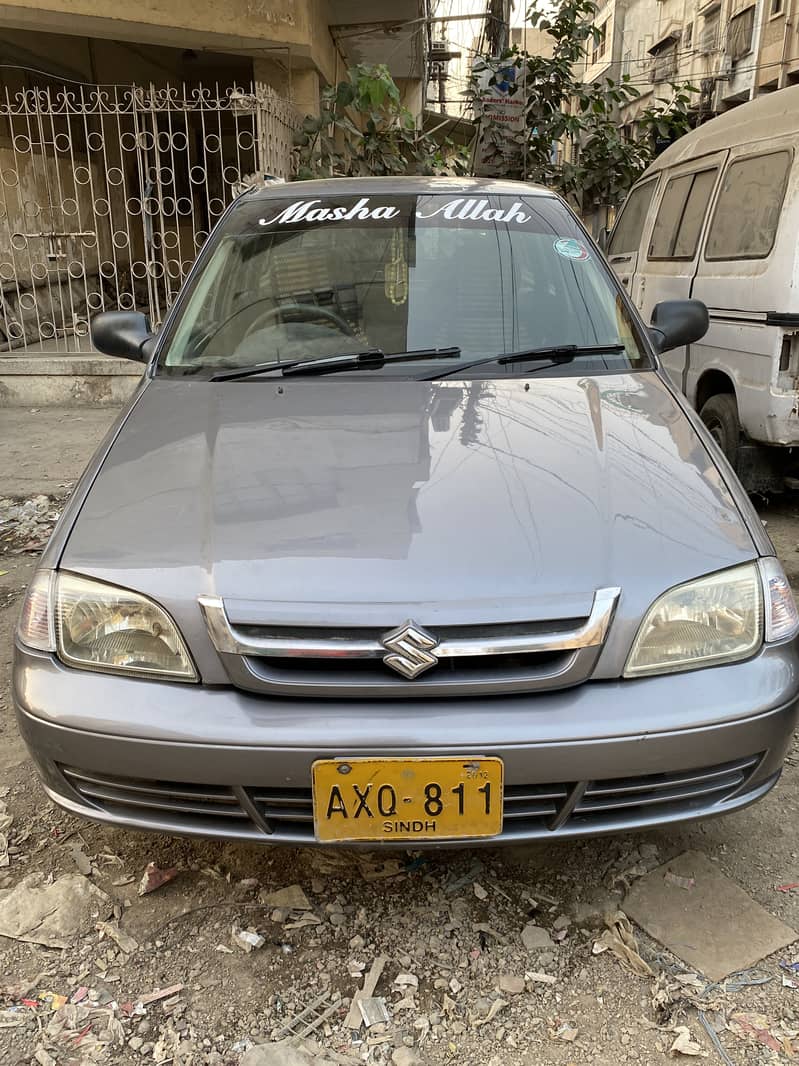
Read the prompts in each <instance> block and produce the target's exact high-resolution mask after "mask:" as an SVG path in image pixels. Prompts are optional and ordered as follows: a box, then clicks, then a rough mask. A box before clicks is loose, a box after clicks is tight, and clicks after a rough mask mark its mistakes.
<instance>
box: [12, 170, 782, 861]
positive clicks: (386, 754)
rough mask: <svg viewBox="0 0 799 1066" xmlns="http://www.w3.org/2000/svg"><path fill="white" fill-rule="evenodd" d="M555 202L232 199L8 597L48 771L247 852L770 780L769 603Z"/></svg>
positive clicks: (641, 820) (730, 488) (651, 814)
mask: <svg viewBox="0 0 799 1066" xmlns="http://www.w3.org/2000/svg"><path fill="white" fill-rule="evenodd" d="M706 329H707V312H706V309H705V308H704V306H703V305H702V304H699V303H696V302H695V301H679V302H674V301H672V302H667V303H661V304H659V305H658V306H657V307H656V308H655V312H654V316H653V321H652V324H651V325H650V326H645V325H644V323H642V322H641V320H640V319H639V317H638V316H637V314H636V312H635V310H634V309H633V307H632V306H631V304H630V301H629V300H628V299H627V297H626V295H625V292H624V290H623V288H622V287H621V286H620V285H619V283H618V282H617V281H616V280H615V278H614V277H613V275H612V273H611V272H610V271H609V270H608V268H607V266H606V264H605V262H604V260H603V258H602V256H601V253H599V251H598V250H597V248H596V247H595V246H594V245H593V244H592V242H591V241H590V239H589V238H588V237H587V235H586V233H585V231H584V230H583V229H582V227H581V225H580V223H579V222H578V221H577V220H576V218H575V217H574V216H573V214H572V213H571V212H570V210H569V208H568V207H567V206H566V205H565V204H564V203H563V202H562V201H561V200H560V199H559V198H558V197H557V196H555V195H553V194H552V193H550V192H548V191H547V190H545V189H541V188H537V187H534V186H531V185H527V184H520V183H514V182H504V181H490V180H453V179H449V178H442V179H435V178H401V179H394V178H383V179H372V178H363V179H357V180H343V179H340V180H331V181H319V182H305V183H301V184H296V185H273V186H270V187H268V188H266V189H264V190H260V191H252V192H249V193H247V194H245V195H244V196H242V197H241V198H240V199H239V200H237V201H236V202H235V203H234V204H233V205H232V206H231V207H230V208H229V209H228V211H227V212H226V214H225V215H224V217H223V218H222V220H221V221H220V223H219V225H218V226H217V228H216V230H215V231H214V233H213V235H212V237H211V238H210V240H209V241H208V242H207V245H206V247H205V248H204V249H203V251H202V254H201V255H200V257H199V259H198V261H197V263H196V265H195V266H194V268H193V269H192V271H191V274H190V276H189V278H188V281H187V283H186V285H185V287H184V289H183V292H182V293H181V295H180V297H179V299H178V300H177V302H176V304H175V306H174V307H173V309H172V311H171V313H170V315H169V316H168V318H167V320H166V321H165V322H164V323H163V326H162V328H161V329H160V331H159V332H158V334H157V335H156V336H151V335H150V334H149V332H148V324H147V322H146V320H145V318H144V316H143V315H140V314H137V313H134V312H109V313H105V314H101V315H99V316H98V317H97V318H96V319H95V320H94V323H93V337H94V343H95V346H96V347H97V348H98V349H99V350H100V351H102V352H105V353H107V354H109V355H116V356H127V357H128V358H133V359H140V360H142V361H144V362H146V364H147V368H146V372H145V375H144V379H143V382H142V384H141V387H140V388H139V389H138V391H137V393H136V395H135V397H134V398H133V400H132V401H131V403H130V404H129V406H128V408H127V410H126V411H125V412H124V413H123V414H122V416H121V417H120V418H119V419H118V420H117V422H116V424H115V426H114V428H113V429H112V431H111V432H110V434H109V436H108V438H107V439H106V441H105V442H104V443H103V445H102V447H101V448H100V450H99V451H98V452H97V454H96V455H95V457H94V459H93V460H92V462H91V463H90V465H89V468H88V469H87V471H86V473H85V475H84V477H83V479H82V481H81V482H80V484H79V486H78V488H77V489H76V491H75V493H74V495H73V496H72V498H71V500H70V501H69V504H68V506H67V508H66V511H65V513H64V515H63V517H62V519H61V522H60V523H59V525H58V527H57V529H56V531H55V533H54V535H53V538H52V540H51V542H50V544H49V546H48V547H47V550H46V551H45V553H44V556H43V558H42V561H41V566H40V568H39V570H38V572H37V573H36V576H35V577H34V579H33V581H32V582H31V585H30V587H29V590H28V594H27V598H26V600H25V603H24V607H23V610H22V614H21V619H20V623H19V629H18V634H17V645H16V658H15V665H14V700H15V704H16V709H17V714H18V718H19V726H20V729H21V731H22V734H23V736H24V738H25V740H26V741H27V744H28V746H29V748H30V751H31V754H32V756H33V758H34V760H35V763H36V765H37V768H38V770H39V773H40V774H41V777H42V780H43V782H44V787H45V789H46V791H47V794H48V795H49V796H50V798H51V799H52V800H54V801H55V802H56V803H58V804H60V805H61V806H62V807H65V808H66V809H67V810H69V811H72V812H74V813H75V814H80V815H84V816H86V817H87V818H91V819H94V820H96V821H100V822H108V823H114V824H117V825H124V826H130V827H135V828H142V829H151V830H163V831H168V832H170V833H183V834H192V835H197V836H206V837H219V838H223V839H226V840H247V841H256V842H261V843H270V842H271V843H281V844H282V843H286V844H310V843H314V842H323V843H335V842H346V843H347V844H348V845H351V844H353V843H355V844H358V843H367V842H368V843H369V844H370V846H374V842H378V843H379V844H381V845H392V844H395V845H401V846H405V847H407V846H409V845H412V846H414V847H419V846H425V845H427V846H440V845H441V844H442V843H456V842H461V843H462V842H465V841H466V842H469V843H478V842H487V843H492V844H493V843H506V842H508V843H510V842H519V841H525V840H534V839H547V840H550V839H555V838H565V837H576V836H581V835H585V834H596V833H608V832H615V831H618V830H624V829H630V828H639V827H643V826H649V825H656V824H663V823H669V822H678V821H683V820H686V819H691V818H700V817H701V818H705V817H707V816H710V815H715V814H721V813H724V812H727V811H732V810H736V809H738V808H740V807H743V806H745V805H746V804H748V803H751V802H752V801H753V800H756V799H758V798H760V797H761V796H764V795H765V794H766V793H767V792H768V791H769V789H770V788H772V786H773V785H774V784H775V782H776V781H777V779H778V778H779V775H780V770H781V766H782V761H783V756H784V753H785V750H786V746H787V745H788V743H789V741H790V739H791V735H792V732H793V729H794V723H795V720H796V715H797V708H798V707H799V640H798V638H797V633H798V632H799V618H798V617H797V611H796V607H795V604H794V601H793V599H792V596H791V592H790V589H789V587H788V584H787V582H786V579H785V576H784V574H783V571H782V569H781V567H780V564H779V562H778V561H777V559H776V557H775V552H774V547H773V545H772V544H771V542H770V540H769V538H768V536H767V534H766V532H765V531H764V529H763V526H762V524H761V523H760V521H759V520H758V518H757V516H756V514H755V512H754V510H753V508H752V506H751V504H750V502H749V500H748V498H747V497H746V495H745V494H744V493H743V491H742V490H741V487H740V485H739V483H738V482H737V480H736V478H735V476H734V474H733V473H732V471H731V470H730V468H729V466H728V465H727V463H726V461H725V460H724V458H723V456H722V455H721V453H720V451H719V449H718V448H717V446H716V445H715V443H714V441H713V440H712V439H711V438H710V436H709V434H708V433H707V431H706V430H705V429H704V428H703V426H702V425H701V424H700V422H699V421H698V419H697V417H696V416H695V415H694V414H693V413H692V411H691V410H690V409H689V408H688V406H687V404H686V402H685V401H684V399H683V398H682V397H681V396H680V395H679V394H678V393H677V392H676V391H675V390H674V388H673V387H672V386H671V385H670V383H669V381H668V379H667V377H666V376H665V374H664V373H663V372H662V370H661V369H660V366H659V363H658V354H659V353H660V352H663V351H666V350H668V349H670V348H674V347H676V346H680V345H686V344H690V343H692V342H695V341H697V340H698V339H699V338H700V337H701V336H702V335H703V333H704V331H705V330H706Z"/></svg>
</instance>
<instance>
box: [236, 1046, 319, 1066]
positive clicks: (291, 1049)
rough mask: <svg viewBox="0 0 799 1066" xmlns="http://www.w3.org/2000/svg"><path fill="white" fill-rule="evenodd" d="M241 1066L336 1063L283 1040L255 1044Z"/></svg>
mask: <svg viewBox="0 0 799 1066" xmlns="http://www.w3.org/2000/svg"><path fill="white" fill-rule="evenodd" d="M240 1066H334V1062H333V1060H332V1059H328V1058H323V1057H320V1056H318V1055H314V1054H312V1053H311V1052H309V1051H306V1050H305V1048H303V1047H299V1046H296V1045H295V1043H294V1042H293V1041H291V1040H281V1041H279V1042H277V1043H272V1044H253V1046H252V1047H251V1048H250V1049H249V1051H245V1053H244V1055H243V1056H242V1059H241V1064H240Z"/></svg>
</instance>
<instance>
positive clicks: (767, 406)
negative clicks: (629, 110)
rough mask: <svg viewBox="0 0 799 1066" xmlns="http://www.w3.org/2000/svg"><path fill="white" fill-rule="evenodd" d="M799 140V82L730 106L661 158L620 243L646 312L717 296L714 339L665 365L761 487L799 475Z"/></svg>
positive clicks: (640, 188)
mask: <svg viewBox="0 0 799 1066" xmlns="http://www.w3.org/2000/svg"><path fill="white" fill-rule="evenodd" d="M797 147H799V86H794V87H791V88H787V89H782V90H780V91H779V92H775V93H772V94H769V95H765V96H761V97H759V98H758V99H757V100H753V101H752V102H751V103H748V104H743V105H742V106H740V107H736V108H734V109H733V110H732V111H728V112H726V113H725V114H723V115H720V116H719V117H718V118H715V119H713V120H712V121H711V122H708V123H706V124H705V125H703V126H700V127H699V128H698V129H696V130H693V131H692V132H691V133H689V134H687V135H686V136H684V137H681V138H680V140H679V141H677V142H676V143H675V144H673V145H672V146H671V147H670V148H669V149H667V151H665V152H664V153H663V154H662V155H661V156H660V157H659V158H658V159H656V160H655V162H654V163H653V164H652V165H651V166H650V167H649V169H648V170H647V171H646V173H645V174H644V175H643V177H642V178H641V179H640V181H639V182H638V183H637V184H636V185H635V186H634V187H633V189H632V190H631V191H630V194H629V196H628V197H627V200H626V202H625V204H624V207H623V209H622V211H621V214H620V215H619V218H618V220H617V222H616V225H615V226H614V228H613V232H612V234H611V236H610V240H609V242H608V247H607V255H608V258H609V260H610V263H611V265H612V266H613V269H614V270H615V272H616V274H617V275H618V277H619V278H620V279H621V281H622V283H623V284H624V285H625V287H626V288H627V291H628V292H629V293H630V296H631V298H632V300H633V302H634V303H635V305H636V307H637V308H638V309H639V310H640V312H641V314H642V315H643V316H644V318H645V320H646V321H649V319H650V316H651V314H652V310H653V308H654V307H655V305H656V304H658V303H659V302H660V301H662V300H675V299H683V298H687V297H692V298H694V299H697V300H702V301H703V302H704V303H705V304H707V307H708V310H709V312H710V330H709V331H708V333H707V334H706V336H705V337H704V338H703V339H702V340H701V341H700V342H699V343H698V344H692V345H690V346H688V347H687V348H677V349H675V350H674V351H671V352H668V353H667V354H665V355H664V356H663V357H662V360H663V365H664V366H665V368H666V369H667V371H668V373H669V375H670V377H671V378H672V380H673V381H674V383H675V384H676V385H677V387H678V388H680V389H681V390H682V391H683V392H684V393H685V394H686V396H687V397H688V398H689V400H690V401H691V403H692V404H693V405H694V406H695V407H696V409H697V410H698V411H699V412H700V415H701V417H702V419H703V421H704V422H705V424H706V425H707V426H708V428H709V429H710V430H711V432H712V434H713V436H714V437H715V438H716V440H717V441H718V443H719V445H720V446H721V448H722V450H723V451H724V452H725V454H726V455H727V458H728V459H729V460H730V462H731V463H732V464H733V466H735V467H736V469H737V470H738V473H739V475H740V476H741V480H742V481H743V482H744V484H745V485H746V487H747V488H749V489H750V490H751V491H755V490H761V491H768V490H774V489H778V488H781V487H783V486H784V484H785V478H786V477H787V478H790V479H791V481H789V484H792V485H793V487H796V483H795V482H794V480H793V479H795V478H796V477H797V475H799V158H797V150H796V149H797ZM763 446H767V447H763Z"/></svg>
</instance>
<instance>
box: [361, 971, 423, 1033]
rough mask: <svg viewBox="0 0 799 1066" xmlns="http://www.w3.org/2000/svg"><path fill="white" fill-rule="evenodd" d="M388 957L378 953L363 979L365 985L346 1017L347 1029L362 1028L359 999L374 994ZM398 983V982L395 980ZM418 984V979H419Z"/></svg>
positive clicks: (367, 997)
mask: <svg viewBox="0 0 799 1066" xmlns="http://www.w3.org/2000/svg"><path fill="white" fill-rule="evenodd" d="M387 962H388V959H387V958H386V957H385V955H378V957H377V958H376V959H375V961H374V962H373V963H372V968H371V969H370V970H369V973H368V974H367V975H366V977H365V978H364V980H363V987H362V988H360V989H359V990H358V991H357V992H356V993H355V995H354V996H353V997H352V1003H351V1004H350V1009H349V1012H348V1014H347V1017H346V1018H345V1019H344V1025H345V1026H346V1028H347V1029H360V1027H361V1025H362V1024H363V1018H362V1017H361V1010H360V1007H359V1006H358V1001H359V1000H361V999H369V998H370V996H373V995H374V993H375V989H376V988H377V982H378V981H379V980H380V978H381V976H382V974H383V970H384V969H385V967H386V963H387ZM395 984H396V982H395ZM417 984H418V981H417Z"/></svg>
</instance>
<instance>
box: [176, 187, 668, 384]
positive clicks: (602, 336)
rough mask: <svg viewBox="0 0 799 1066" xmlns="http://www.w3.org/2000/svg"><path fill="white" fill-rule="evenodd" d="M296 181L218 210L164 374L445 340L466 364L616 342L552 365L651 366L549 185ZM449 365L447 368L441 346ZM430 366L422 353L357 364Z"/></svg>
mask: <svg viewBox="0 0 799 1066" xmlns="http://www.w3.org/2000/svg"><path fill="white" fill-rule="evenodd" d="M296 189H297V192H296V193H294V195H293V196H290V195H286V196H285V197H284V198H273V197H260V198H255V197H253V198H252V199H247V200H242V202H241V203H240V205H238V206H237V207H236V208H234V210H233V211H232V212H231V213H230V214H229V215H228V217H227V219H226V220H225V222H224V223H223V224H222V226H221V227H220V228H219V230H217V233H216V234H215V236H214V238H213V242H214V244H213V247H212V248H211V249H209V254H208V255H207V256H206V257H205V263H204V266H203V267H202V268H201V269H200V270H199V271H198V272H196V273H195V276H194V278H193V280H192V282H191V284H190V286H189V288H188V289H187V291H186V293H184V295H183V297H182V299H181V304H180V307H179V309H178V313H177V315H176V316H175V318H174V319H173V322H172V324H171V326H170V328H169V332H168V335H167V337H166V338H165V343H164V346H163V348H162V352H161V356H160V366H161V372H164V373H168V374H169V373H171V374H185V373H207V374H211V373H213V372H215V371H219V370H222V369H225V368H231V369H233V368H237V367H248V366H252V365H254V364H259V363H266V362H294V361H296V360H302V361H304V360H311V359H320V358H325V357H329V356H333V355H340V354H344V353H348V352H357V351H361V350H364V349H373V348H379V349H381V350H382V351H383V352H385V353H396V352H407V351H416V350H417V349H430V348H452V347H458V348H460V355H459V359H460V360H461V361H462V362H463V363H467V362H470V361H474V360H479V359H481V358H484V357H489V356H494V355H502V354H504V353H507V352H517V351H520V350H524V349H529V348H542V347H546V346H550V345H551V346H560V345H570V346H577V347H578V348H582V347H596V346H598V345H609V346H614V345H615V346H616V347H617V350H616V351H608V352H607V353H603V354H596V353H594V354H587V355H585V356H581V357H580V358H578V359H575V360H574V362H573V364H566V365H561V366H559V367H558V368H557V371H556V372H558V373H569V372H572V373H573V372H575V371H576V372H579V373H586V372H601V371H602V370H616V371H619V370H625V369H631V368H638V367H648V366H651V361H650V359H649V356H648V355H647V354H646V352H645V351H644V350H643V349H642V348H641V346H640V345H639V343H638V341H637V339H636V333H635V329H634V327H633V325H632V322H631V320H630V318H629V316H628V313H627V310H626V307H625V305H624V303H623V301H622V299H621V296H620V295H619V292H618V289H617V288H616V287H615V285H614V282H613V281H612V280H611V277H610V275H609V272H608V270H607V268H606V267H605V265H604V264H603V263H602V262H601V261H600V260H599V257H598V253H597V251H596V250H595V249H594V248H593V247H592V246H590V245H589V244H587V243H586V241H585V238H584V236H583V234H582V231H581V230H580V229H579V227H578V226H577V225H576V223H575V222H574V220H573V218H572V217H571V216H570V214H569V212H568V211H567V210H566V209H565V208H564V207H563V205H562V204H560V203H559V202H558V201H557V200H556V199H554V198H553V197H547V196H540V195H522V196H518V197H517V196H497V195H475V196H471V197H467V196H464V195H462V194H461V195H446V194H433V195H419V196H386V195H380V194H379V193H370V195H362V196H352V195H341V196H335V195H332V194H331V195H330V196H328V197H324V198H319V197H316V198H314V197H312V196H306V197H303V195H302V187H301V186H296ZM446 365H447V369H450V368H453V367H454V368H457V362H455V361H454V360H453V359H452V358H449V359H447V361H446ZM441 366H442V369H443V368H444V363H443V362H442V364H441ZM435 368H436V364H435V361H433V362H432V363H431V361H430V359H429V358H428V359H426V360H425V362H424V364H422V363H421V362H420V363H418V364H417V363H415V362H406V363H403V364H401V365H396V364H395V365H392V366H388V365H387V366H385V367H383V368H382V369H379V370H375V371H372V372H371V373H370V375H369V376H371V374H372V373H376V374H378V375H381V376H390V377H397V376H400V377H408V376H414V377H416V376H420V372H421V370H424V372H425V373H426V374H430V373H433V372H434V371H435ZM474 372H475V373H477V371H474ZM520 372H522V368H521V367H519V366H518V365H515V364H509V365H506V366H503V367H501V368H499V367H496V368H494V367H492V370H491V373H492V374H494V375H496V374H500V373H501V374H514V373H520ZM549 372H552V371H549ZM481 373H485V370H483V371H481Z"/></svg>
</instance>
